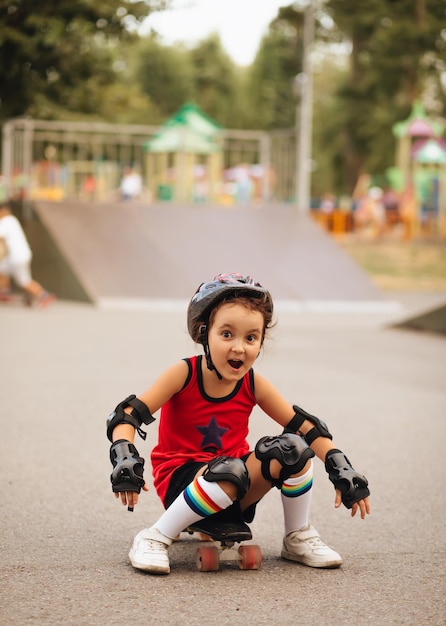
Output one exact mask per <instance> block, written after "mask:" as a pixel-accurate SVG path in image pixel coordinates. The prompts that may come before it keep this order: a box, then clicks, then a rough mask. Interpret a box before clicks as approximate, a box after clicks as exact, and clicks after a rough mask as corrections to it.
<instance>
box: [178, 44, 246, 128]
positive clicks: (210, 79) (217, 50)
mask: <svg viewBox="0 0 446 626" xmlns="http://www.w3.org/2000/svg"><path fill="white" fill-rule="evenodd" d="M190 62H191V65H192V67H193V77H194V78H193V81H194V98H195V101H196V102H197V104H198V105H199V106H200V107H201V109H202V110H203V111H206V113H207V114H208V115H210V117H212V118H213V119H215V120H216V121H217V122H218V123H219V124H220V125H221V126H223V127H229V128H239V127H240V125H241V115H242V113H241V108H242V104H241V98H240V95H241V86H240V83H239V77H238V74H237V71H236V66H235V64H234V62H233V61H232V59H231V58H230V57H229V56H228V54H227V53H226V52H225V51H224V49H223V47H222V45H221V41H220V37H219V36H218V35H216V34H213V35H210V36H209V37H207V38H206V39H205V40H204V41H202V42H201V43H199V44H198V45H197V46H196V47H195V48H193V49H192V50H191V53H190Z"/></svg>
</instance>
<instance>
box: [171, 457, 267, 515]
mask: <svg viewBox="0 0 446 626" xmlns="http://www.w3.org/2000/svg"><path fill="white" fill-rule="evenodd" d="M250 454H251V453H250V452H248V454H244V455H243V456H242V457H241V458H242V460H243V461H246V459H247V458H248V457H249V455H250ZM206 465H207V463H203V462H202V461H190V462H189V463H185V464H184V465H182V466H181V467H179V468H178V469H176V470H175V471H174V473H173V474H172V477H171V479H170V482H169V487H168V489H167V493H166V498H165V500H164V506H165V507H166V509H167V508H169V506H170V505H171V504H172V502H173V501H174V500H176V498H177V497H178V496H179V495H180V493H182V492H183V491H184V490H185V489H186V487H187V486H188V485H190V483H191V482H192V481H193V479H194V478H195V475H196V473H197V472H198V471H199V470H200V469H201V468H202V467H205V466H206ZM256 506H257V502H255V503H254V504H251V505H250V506H249V507H248V508H247V509H246V510H245V511H243V513H242V512H241V511H240V504H239V502H238V501H237V502H234V504H232V506H230V507H228V509H226V510H227V511H228V512H229V510H230V509H234V516H235V517H240V515H241V517H242V519H243V520H244V521H245V522H248V523H249V522H252V520H253V519H254V516H255V512H256Z"/></svg>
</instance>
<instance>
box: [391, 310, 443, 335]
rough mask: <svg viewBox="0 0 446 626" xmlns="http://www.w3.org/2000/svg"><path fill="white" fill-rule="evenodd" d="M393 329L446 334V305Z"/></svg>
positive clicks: (396, 325)
mask: <svg viewBox="0 0 446 626" xmlns="http://www.w3.org/2000/svg"><path fill="white" fill-rule="evenodd" d="M393 328H402V329H406V330H420V331H425V332H429V333H439V334H446V304H443V305H442V306H438V307H436V308H434V309H431V310H429V311H425V312H423V313H420V314H419V315H415V316H413V317H410V318H408V319H405V320H402V321H400V322H398V323H397V324H393Z"/></svg>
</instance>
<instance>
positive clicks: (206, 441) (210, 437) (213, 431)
mask: <svg viewBox="0 0 446 626" xmlns="http://www.w3.org/2000/svg"><path fill="white" fill-rule="evenodd" d="M197 430H199V431H200V433H201V434H202V435H203V439H202V441H201V447H202V448H206V447H208V446H215V447H216V448H220V449H221V448H222V447H223V443H222V441H221V438H222V435H224V434H225V432H226V431H227V430H228V428H220V426H219V425H218V424H217V420H216V419H215V417H211V420H210V422H209V424H208V425H207V426H197Z"/></svg>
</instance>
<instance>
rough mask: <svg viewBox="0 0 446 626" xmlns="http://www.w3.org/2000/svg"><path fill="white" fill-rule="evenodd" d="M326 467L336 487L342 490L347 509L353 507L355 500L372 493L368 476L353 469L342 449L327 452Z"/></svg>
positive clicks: (343, 501)
mask: <svg viewBox="0 0 446 626" xmlns="http://www.w3.org/2000/svg"><path fill="white" fill-rule="evenodd" d="M325 469H326V470H327V472H328V477H329V479H330V480H331V482H332V483H333V485H334V486H335V489H339V490H340V492H341V496H342V503H343V504H344V506H346V507H347V509H351V508H352V506H353V504H354V503H355V502H358V501H359V500H362V499H363V498H366V497H367V496H369V495H370V491H369V489H368V481H367V478H366V477H365V476H363V475H362V474H359V473H358V472H357V471H356V470H354V469H353V467H352V465H351V463H350V461H349V460H348V458H347V457H346V456H345V454H344V453H343V452H341V450H337V449H336V448H335V449H334V450H329V451H328V452H327V456H326V457H325Z"/></svg>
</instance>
